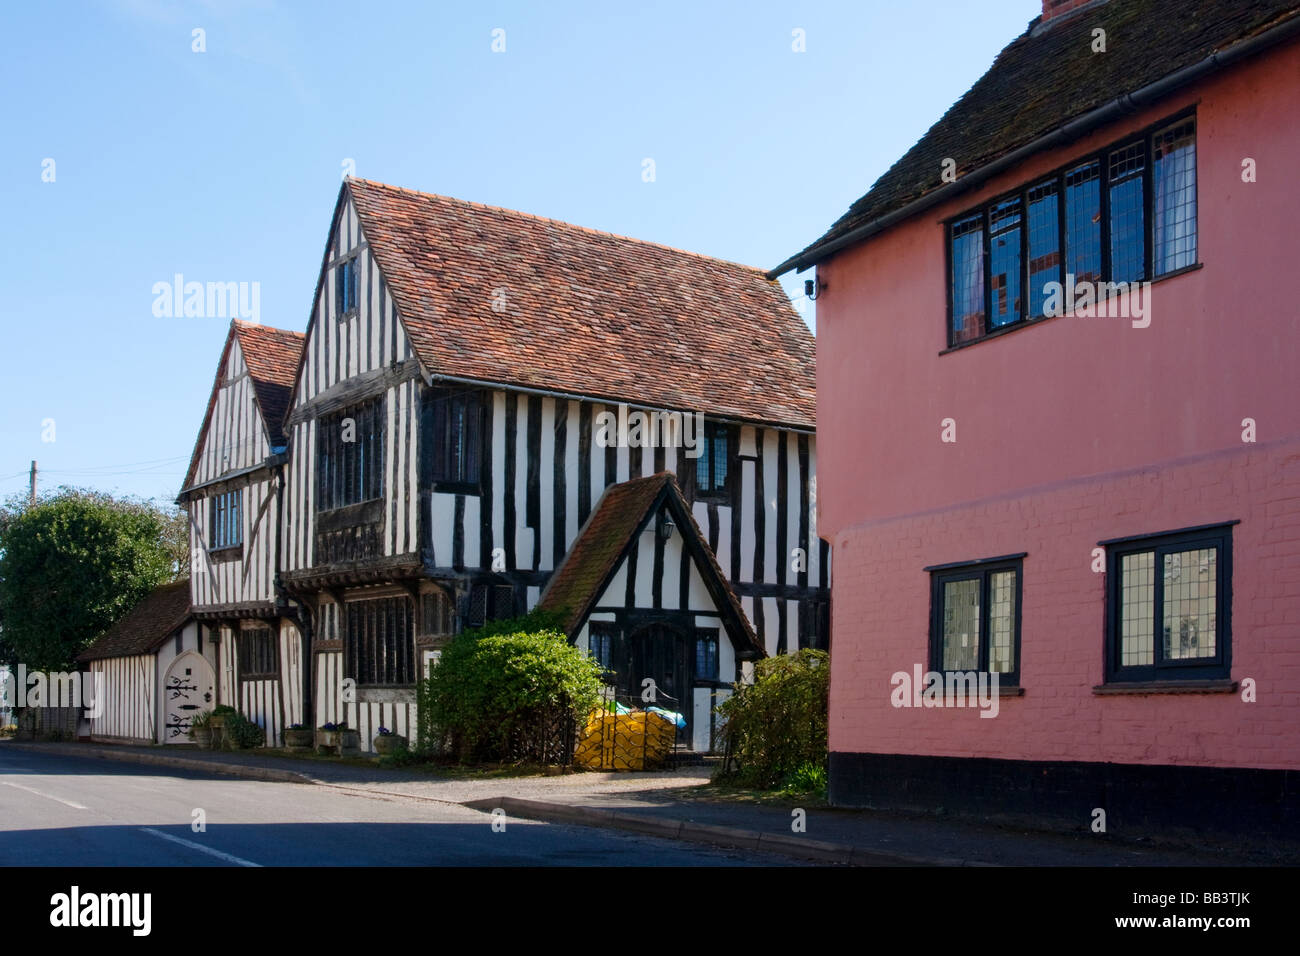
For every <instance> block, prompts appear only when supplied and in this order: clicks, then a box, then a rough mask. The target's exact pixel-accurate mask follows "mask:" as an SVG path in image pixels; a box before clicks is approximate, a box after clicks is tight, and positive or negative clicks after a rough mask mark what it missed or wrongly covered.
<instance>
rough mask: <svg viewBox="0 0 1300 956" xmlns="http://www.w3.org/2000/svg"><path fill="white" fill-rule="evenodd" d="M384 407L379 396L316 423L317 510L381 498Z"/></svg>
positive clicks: (382, 491) (382, 492)
mask: <svg viewBox="0 0 1300 956" xmlns="http://www.w3.org/2000/svg"><path fill="white" fill-rule="evenodd" d="M384 408H385V406H384V397H383V396H382V395H381V396H379V397H377V398H373V399H371V400H369V401H367V402H364V403H362V404H360V405H355V406H353V407H351V408H348V409H344V410H343V411H340V412H335V413H334V414H332V415H327V416H322V417H321V419H320V420H319V421H318V422H317V424H316V510H317V511H330V510H333V509H335V508H343V507H346V506H348V505H354V504H359V503H360V502H363V501H372V500H374V499H376V498H380V497H382V496H383V494H384V424H385V423H384Z"/></svg>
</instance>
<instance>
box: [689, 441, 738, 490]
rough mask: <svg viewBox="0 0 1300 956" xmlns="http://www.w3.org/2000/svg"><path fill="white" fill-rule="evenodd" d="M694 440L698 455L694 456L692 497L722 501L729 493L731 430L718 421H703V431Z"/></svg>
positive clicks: (731, 449) (731, 450) (731, 448)
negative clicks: (697, 443)
mask: <svg viewBox="0 0 1300 956" xmlns="http://www.w3.org/2000/svg"><path fill="white" fill-rule="evenodd" d="M697 441H699V443H700V457H698V458H697V459H695V497H696V498H697V499H701V500H714V501H723V500H725V499H726V498H727V497H728V495H729V494H730V492H731V484H730V481H729V478H730V474H731V459H732V452H733V447H732V446H733V441H732V435H731V429H730V427H729V426H727V425H725V424H723V423H721V422H711V421H705V423H704V432H703V434H702V435H699V436H697Z"/></svg>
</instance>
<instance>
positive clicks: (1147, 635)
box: [1119, 551, 1156, 667]
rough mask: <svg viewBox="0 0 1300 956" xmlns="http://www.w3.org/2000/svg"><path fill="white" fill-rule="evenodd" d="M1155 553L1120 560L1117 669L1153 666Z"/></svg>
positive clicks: (1145, 552) (1125, 557)
mask: <svg viewBox="0 0 1300 956" xmlns="http://www.w3.org/2000/svg"><path fill="white" fill-rule="evenodd" d="M1155 599H1156V578H1155V552H1154V551H1143V552H1141V553H1140V554H1126V555H1124V556H1123V557H1122V558H1121V559H1120V596H1119V601H1120V612H1119V614H1120V666H1121V667H1135V666H1144V665H1145V666H1150V665H1151V664H1154V663H1155V647H1154V643H1153V631H1154V629H1155Z"/></svg>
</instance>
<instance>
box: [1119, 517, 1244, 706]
mask: <svg viewBox="0 0 1300 956" xmlns="http://www.w3.org/2000/svg"><path fill="white" fill-rule="evenodd" d="M1231 562H1232V528H1231V526H1218V527H1214V528H1210V529H1203V530H1196V531H1188V532H1174V533H1170V534H1164V535H1158V536H1154V537H1148V538H1138V539H1129V540H1125V541H1122V542H1115V543H1110V544H1109V545H1108V547H1107V557H1106V571H1107V602H1106V603H1107V614H1106V620H1107V632H1108V633H1107V642H1106V645H1107V654H1106V658H1107V661H1106V665H1107V666H1106V672H1107V677H1108V679H1109V680H1112V681H1130V680H1138V681H1151V680H1204V679H1206V678H1224V677H1227V676H1228V666H1229V657H1228V641H1229V628H1228V608H1229V607H1230V606H1231V603H1230V597H1229V591H1230V587H1231Z"/></svg>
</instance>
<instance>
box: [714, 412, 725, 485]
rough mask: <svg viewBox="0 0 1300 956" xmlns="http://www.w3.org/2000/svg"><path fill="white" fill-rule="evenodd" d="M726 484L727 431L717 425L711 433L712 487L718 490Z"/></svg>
mask: <svg viewBox="0 0 1300 956" xmlns="http://www.w3.org/2000/svg"><path fill="white" fill-rule="evenodd" d="M726 484H727V431H726V428H725V427H719V428H718V430H717V431H716V432H715V433H714V435H713V488H714V490H715V491H716V490H718V489H721V488H723V487H724V486H725V485H726Z"/></svg>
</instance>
